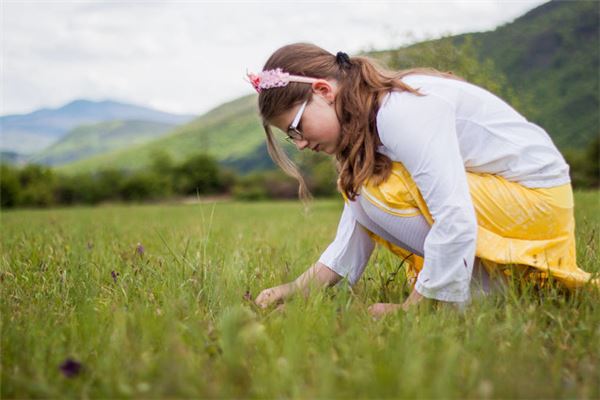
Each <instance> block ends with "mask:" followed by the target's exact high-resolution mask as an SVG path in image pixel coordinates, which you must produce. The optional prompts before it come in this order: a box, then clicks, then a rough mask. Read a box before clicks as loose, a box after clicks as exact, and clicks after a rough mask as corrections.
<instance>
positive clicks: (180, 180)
mask: <svg viewBox="0 0 600 400" xmlns="http://www.w3.org/2000/svg"><path fill="white" fill-rule="evenodd" d="M175 182H176V187H177V190H178V191H179V192H180V193H184V194H194V193H214V192H216V191H217V190H218V189H219V188H220V182H219V167H218V165H217V162H216V160H215V159H214V158H213V157H211V156H208V155H206V154H198V155H195V156H192V157H190V158H189V159H187V160H186V161H184V162H183V163H182V164H181V165H180V166H179V167H177V168H176V169H175Z"/></svg>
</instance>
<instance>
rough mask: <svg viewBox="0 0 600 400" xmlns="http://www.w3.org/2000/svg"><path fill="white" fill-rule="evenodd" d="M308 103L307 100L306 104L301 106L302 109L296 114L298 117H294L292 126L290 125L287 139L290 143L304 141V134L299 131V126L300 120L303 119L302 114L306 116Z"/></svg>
mask: <svg viewBox="0 0 600 400" xmlns="http://www.w3.org/2000/svg"><path fill="white" fill-rule="evenodd" d="M307 103H308V100H306V101H305V102H304V103H302V105H301V106H300V109H299V110H298V112H297V113H296V116H295V117H294V121H292V124H291V125H290V127H289V128H288V130H287V132H286V133H287V137H286V138H285V139H286V140H287V141H288V142H294V141H295V140H302V139H303V137H302V132H300V130H298V125H299V124H300V120H301V119H302V114H304V109H305V108H306V104H307Z"/></svg>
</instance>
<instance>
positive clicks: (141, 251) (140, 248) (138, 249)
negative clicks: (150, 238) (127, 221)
mask: <svg viewBox="0 0 600 400" xmlns="http://www.w3.org/2000/svg"><path fill="white" fill-rule="evenodd" d="M135 252H136V253H138V254H139V255H140V256H143V255H144V246H143V245H142V244H141V243H138V244H137V246H136V248H135Z"/></svg>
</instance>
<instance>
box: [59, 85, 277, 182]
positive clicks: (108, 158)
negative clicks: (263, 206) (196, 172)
mask: <svg viewBox="0 0 600 400" xmlns="http://www.w3.org/2000/svg"><path fill="white" fill-rule="evenodd" d="M256 99H257V95H256V94H252V95H249V96H244V97H241V98H239V99H236V100H233V101H231V102H228V103H225V104H223V105H220V106H218V107H216V108H215V109H213V110H211V111H209V112H207V113H206V114H204V115H202V116H201V117H199V118H196V119H194V120H193V121H191V122H189V123H187V124H185V125H181V126H178V127H176V128H175V129H174V130H173V131H172V132H170V133H169V134H168V135H167V136H165V137H162V138H159V139H157V140H154V141H152V142H150V143H147V144H142V145H139V146H132V147H128V148H124V149H121V150H118V151H114V152H111V153H107V154H102V155H98V156H94V157H90V158H87V159H83V160H80V161H76V162H73V163H68V164H65V165H61V166H58V167H56V170H57V171H61V172H65V173H76V172H91V171H95V170H97V169H99V168H102V167H103V166H110V167H111V168H121V169H127V170H133V169H138V168H142V167H144V166H146V165H148V164H149V163H150V162H152V158H153V155H154V154H156V153H159V152H164V153H167V154H168V155H169V156H171V157H172V158H173V160H174V161H175V162H180V161H183V160H184V159H186V158H188V157H190V156H192V155H194V154H197V153H201V152H204V153H208V154H211V155H212V156H214V157H215V158H216V159H217V160H219V161H221V162H222V163H223V164H226V165H231V166H232V167H237V166H243V167H242V168H244V167H249V165H251V167H249V170H250V169H253V168H256V164H260V165H261V166H263V167H264V166H265V165H267V166H270V167H271V168H272V167H273V163H272V162H271V161H270V159H268V155H267V157H266V159H265V157H264V152H263V151H262V150H261V147H263V146H264V136H265V135H264V132H263V129H262V126H261V125H260V120H259V117H258V115H257V111H256ZM257 152H258V153H259V154H263V156H262V157H260V158H261V160H256V159H255V158H256V157H255V154H256V153H257ZM248 159H250V160H251V161H250V162H247V160H248Z"/></svg>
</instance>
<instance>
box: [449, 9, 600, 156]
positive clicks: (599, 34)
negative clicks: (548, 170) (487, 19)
mask: <svg viewBox="0 0 600 400" xmlns="http://www.w3.org/2000/svg"><path fill="white" fill-rule="evenodd" d="M465 36H468V35H462V36H458V37H456V39H457V40H459V41H460V40H462V39H464V37H465ZM470 36H472V37H473V39H474V40H475V41H476V42H477V43H478V45H479V48H480V50H479V55H480V59H482V60H483V59H485V58H489V59H491V60H493V61H494V63H495V65H496V66H497V67H498V68H499V69H500V70H502V71H503V72H504V73H505V74H506V76H507V77H508V79H509V82H510V85H511V86H512V87H513V88H514V89H515V91H516V92H517V93H518V94H520V95H522V96H523V97H527V98H529V99H530V101H531V103H532V104H531V106H532V107H531V109H532V112H531V115H528V117H529V118H530V119H532V120H533V121H535V122H536V123H538V124H539V125H541V126H542V127H544V128H545V129H546V130H547V131H548V132H549V134H550V135H551V136H552V138H553V140H554V142H555V143H556V144H557V146H558V147H559V148H561V149H566V148H582V147H586V146H588V145H589V144H590V143H591V142H592V141H593V140H594V139H595V138H596V137H597V136H598V134H600V112H599V110H600V73H599V71H600V40H599V39H600V2H598V1H551V2H548V3H545V4H542V5H541V6H539V7H536V8H535V9H533V10H531V11H529V12H528V13H526V14H525V15H523V16H521V17H520V18H518V19H516V20H515V21H514V22H513V23H511V24H506V25H503V26H500V27H498V28H497V29H495V30H494V31H492V32H484V33H480V34H471V35H470Z"/></svg>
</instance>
